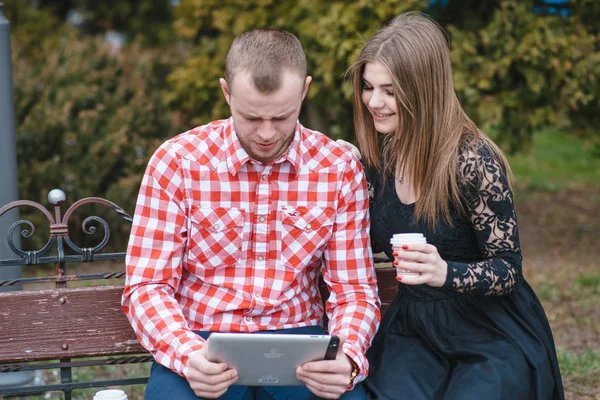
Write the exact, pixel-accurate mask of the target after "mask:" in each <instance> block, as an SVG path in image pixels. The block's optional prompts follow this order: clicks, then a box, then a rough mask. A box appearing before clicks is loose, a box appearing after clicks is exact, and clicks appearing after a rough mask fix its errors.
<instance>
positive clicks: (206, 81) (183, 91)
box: [167, 0, 426, 138]
mask: <svg viewBox="0 0 600 400" xmlns="http://www.w3.org/2000/svg"><path fill="white" fill-rule="evenodd" d="M425 3H426V1H417V0H413V1H387V2H372V1H369V0H356V1H328V2H322V1H316V0H300V1H296V2H287V1H283V2H282V1H276V0H256V1H246V0H234V1H228V2H226V3H225V4H223V2H222V1H217V0H183V1H182V2H181V5H180V6H179V7H178V9H177V10H176V14H175V16H176V22H175V29H176V31H177V33H178V34H179V35H180V36H182V37H183V38H185V39H188V40H190V41H192V42H193V43H194V48H193V50H192V51H191V52H190V57H189V59H188V60H187V61H186V62H185V64H183V65H182V66H181V67H180V68H178V69H177V70H176V71H174V72H173V74H171V76H170V77H169V83H170V85H171V88H172V89H171V90H170V93H169V95H168V97H167V99H168V101H169V104H170V105H171V107H174V108H176V109H179V110H181V111H183V112H185V113H187V115H188V116H189V118H190V120H191V121H193V123H195V124H200V123H206V122H208V121H210V120H212V119H215V118H223V117H225V116H228V115H229V111H228V109H227V107H226V103H225V101H224V99H223V95H222V94H221V91H220V88H219V85H218V78H219V77H221V76H223V71H224V62H225V57H226V55H227V51H228V50H229V46H230V44H231V42H232V41H233V39H234V38H235V37H236V36H237V35H239V34H240V33H242V32H244V31H246V30H249V29H252V28H258V27H262V26H269V27H275V28H281V29H285V30H288V31H290V32H293V33H295V34H296V35H297V36H298V37H299V39H300V41H301V42H302V44H303V46H304V48H305V50H306V53H307V58H308V63H309V74H310V75H312V76H313V83H312V84H311V91H310V92H309V95H308V100H307V102H306V103H305V109H304V115H303V119H304V120H305V121H304V122H306V123H307V125H308V126H310V127H311V128H313V129H320V130H323V132H325V133H328V134H329V135H331V136H333V137H344V138H351V137H352V136H353V129H352V118H351V112H352V107H351V103H350V96H351V87H350V84H349V82H347V81H346V80H345V78H344V75H345V72H346V69H347V68H348V66H349V65H350V64H351V62H352V61H353V60H354V58H355V57H356V55H357V52H358V51H359V50H360V46H361V44H362V43H363V41H364V39H365V38H368V37H370V36H371V35H372V34H373V32H374V31H375V29H376V28H377V27H378V25H379V24H380V23H381V22H382V21H385V20H388V19H390V18H391V17H393V16H394V15H396V14H398V13H400V12H403V11H407V10H409V9H419V8H422V7H424V5H425Z"/></svg>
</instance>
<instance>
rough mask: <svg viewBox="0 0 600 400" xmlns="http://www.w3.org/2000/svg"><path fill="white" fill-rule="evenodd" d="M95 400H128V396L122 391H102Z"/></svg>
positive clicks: (95, 396) (97, 393) (96, 395)
mask: <svg viewBox="0 0 600 400" xmlns="http://www.w3.org/2000/svg"><path fill="white" fill-rule="evenodd" d="M94 400H127V395H126V394H125V392H124V391H122V390H120V389H107V390H100V391H98V392H96V394H95V395H94Z"/></svg>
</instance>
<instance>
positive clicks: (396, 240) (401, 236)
mask: <svg viewBox="0 0 600 400" xmlns="http://www.w3.org/2000/svg"><path fill="white" fill-rule="evenodd" d="M415 242H416V243H426V242H427V241H426V239H425V236H424V235H423V234H422V233H396V234H394V236H393V237H392V238H391V239H390V243H391V244H402V243H415Z"/></svg>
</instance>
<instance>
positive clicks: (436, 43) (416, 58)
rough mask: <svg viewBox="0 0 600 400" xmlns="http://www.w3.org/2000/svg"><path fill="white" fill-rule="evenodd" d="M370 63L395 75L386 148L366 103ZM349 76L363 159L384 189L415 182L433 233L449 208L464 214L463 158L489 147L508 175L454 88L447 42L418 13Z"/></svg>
mask: <svg viewBox="0 0 600 400" xmlns="http://www.w3.org/2000/svg"><path fill="white" fill-rule="evenodd" d="M373 61H379V62H381V63H382V64H383V65H384V66H385V67H386V68H387V69H388V71H389V72H390V75H391V76H392V80H393V81H392V84H393V90H394V96H395V99H396V104H397V108H398V121H399V126H398V128H397V129H396V131H395V132H393V133H389V134H388V133H383V134H385V135H386V136H385V140H384V143H385V145H383V147H382V146H381V141H380V135H381V134H379V133H378V132H376V131H375V125H374V123H373V119H372V116H371V114H370V113H369V111H368V110H367V108H366V107H365V105H364V104H363V102H362V99H361V95H362V90H363V72H364V68H365V65H366V64H367V63H369V62H373ZM349 74H351V75H352V80H353V87H354V100H353V102H354V125H355V129H356V136H357V139H358V143H359V146H360V149H361V153H362V155H363V157H364V159H365V161H366V163H367V165H368V166H369V167H371V168H375V169H376V170H377V171H379V172H380V173H382V174H383V178H384V179H383V182H385V181H386V178H388V177H389V176H390V174H391V175H395V173H396V172H397V171H402V175H403V176H409V177H410V182H411V183H412V184H413V185H414V191H415V194H416V199H417V201H416V204H415V213H416V218H417V219H419V220H424V221H426V222H427V223H428V225H429V226H431V227H435V226H436V225H437V223H438V221H439V219H440V217H441V218H442V219H445V220H446V221H448V222H451V221H450V205H451V204H452V205H454V207H455V208H456V209H457V210H459V211H460V212H463V213H465V212H466V210H465V207H464V201H463V199H462V194H461V190H460V183H461V180H462V175H461V173H460V170H459V168H460V166H459V156H460V153H461V152H463V151H468V153H470V154H471V156H476V155H477V146H478V143H479V144H481V143H482V142H483V143H484V144H485V145H487V146H488V147H489V148H490V149H491V151H492V153H493V155H494V156H495V157H496V159H497V160H498V162H499V163H500V165H501V166H502V167H503V168H504V169H505V171H506V173H507V176H508V175H509V174H510V167H509V166H508V163H507V161H506V158H505V157H504V155H503V154H502V151H501V150H500V149H499V148H498V147H497V146H496V145H495V144H494V143H493V142H492V140H491V139H490V138H489V137H487V136H486V135H485V134H484V133H483V132H481V131H480V130H479V129H478V128H477V126H476V125H475V123H474V122H473V121H472V120H471V119H470V118H469V117H468V116H467V115H466V113H465V112H464V110H463V109H462V107H461V105H460V102H459V100H458V97H457V96H456V93H455V90H454V83H453V81H452V65H451V62H450V54H449V44H448V40H447V38H446V37H445V35H444V30H443V28H442V27H441V26H440V25H439V24H438V23H437V22H435V21H434V20H432V19H431V18H429V17H427V16H425V15H423V14H420V13H414V12H410V13H405V14H401V15H399V16H398V17H396V18H395V19H394V20H393V21H391V22H390V23H389V24H388V25H386V26H385V27H383V28H381V29H380V30H379V31H377V33H376V34H375V35H374V36H373V38H372V39H371V40H369V41H368V42H367V43H366V45H365V46H364V48H363V49H362V51H361V53H360V55H359V57H358V59H357V61H356V62H355V63H354V64H353V65H352V66H351V67H350V69H349ZM387 135H390V136H389V137H388V136H387ZM382 158H383V160H385V163H384V165H383V168H382V161H381V159H382Z"/></svg>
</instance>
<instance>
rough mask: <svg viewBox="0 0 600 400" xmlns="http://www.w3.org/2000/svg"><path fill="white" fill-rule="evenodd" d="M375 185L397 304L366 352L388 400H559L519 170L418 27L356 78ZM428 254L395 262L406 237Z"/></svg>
mask: <svg viewBox="0 0 600 400" xmlns="http://www.w3.org/2000/svg"><path fill="white" fill-rule="evenodd" d="M350 73H351V74H352V78H353V85H354V93H355V94H354V108H355V117H354V119H355V125H356V135H357V138H358V143H359V146H360V149H361V153H362V156H363V159H364V161H365V163H366V165H367V167H368V168H369V169H371V170H372V171H374V173H373V174H372V176H373V179H372V184H373V191H374V193H373V197H372V199H371V201H372V203H371V207H372V208H371V218H372V222H371V240H372V244H373V249H374V252H380V251H383V252H385V253H386V254H387V255H388V257H390V259H392V257H394V259H395V261H394V264H395V265H396V267H397V268H399V269H400V268H403V269H405V270H408V271H409V272H416V273H417V274H415V275H400V276H399V278H398V279H400V284H399V293H398V296H397V298H396V299H395V300H394V303H393V304H392V305H391V307H390V308H389V309H388V311H387V312H386V314H385V317H384V319H383V321H382V323H381V326H380V328H379V332H378V333H377V335H376V337H375V340H374V342H373V345H372V347H371V349H370V351H369V354H368V356H369V361H370V365H371V367H370V373H369V377H368V378H367V381H366V385H367V387H368V389H369V390H370V391H371V392H372V394H373V396H374V397H375V398H377V399H394V400H398V399H482V398H485V399H486V400H492V399H527V400H530V399H540V400H541V399H562V398H564V394H563V388H562V382H561V377H560V371H559V368H558V363H557V358H556V351H555V348H554V343H553V338H552V333H551V331H550V327H549V325H548V321H547V319H546V316H545V314H544V311H543V309H542V306H541V304H540V302H539V300H538V299H537V297H536V296H535V294H534V292H533V290H532V289H531V287H530V286H529V284H528V283H527V282H526V281H525V279H524V278H523V274H522V270H521V249H520V247H519V235H518V230H517V221H516V217H515V211H514V205H513V195H512V191H511V186H510V183H509V179H508V176H509V175H510V169H509V166H508V164H507V161H506V159H505V157H504V156H503V154H502V152H501V151H500V149H499V148H498V147H497V146H496V145H495V144H494V143H493V142H492V141H491V139H490V138H488V137H487V136H486V135H485V134H483V133H482V132H481V131H480V130H479V129H478V128H477V126H476V125H475V124H474V123H473V121H471V120H470V119H469V117H468V116H467V115H466V114H465V112H464V111H463V109H462V108H461V106H460V104H459V101H458V99H457V97H456V94H455V92H454V86H453V82H452V68H451V64H450V57H449V50H448V43H447V40H446V38H445V36H444V32H443V31H442V29H441V27H440V26H439V25H438V24H437V23H435V22H434V21H433V20H431V19H430V18H428V17H426V16H424V15H422V14H418V13H407V14H403V15H400V16H399V17H397V18H396V19H395V20H393V21H392V22H391V23H390V24H389V25H387V26H385V27H384V28H382V29H380V30H379V31H378V32H377V33H376V34H375V36H374V37H373V38H372V39H371V40H370V41H369V42H368V43H367V44H366V45H365V47H364V48H363V50H362V52H361V53H360V56H359V57H358V60H357V61H356V63H355V64H354V65H353V66H352V67H351V68H350ZM402 232H405V233H408V232H420V233H423V234H424V235H425V237H426V239H427V242H428V243H427V244H411V245H406V246H404V247H403V248H402V249H401V251H399V252H394V253H393V252H392V249H391V245H390V238H391V237H392V236H393V234H395V233H402Z"/></svg>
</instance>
